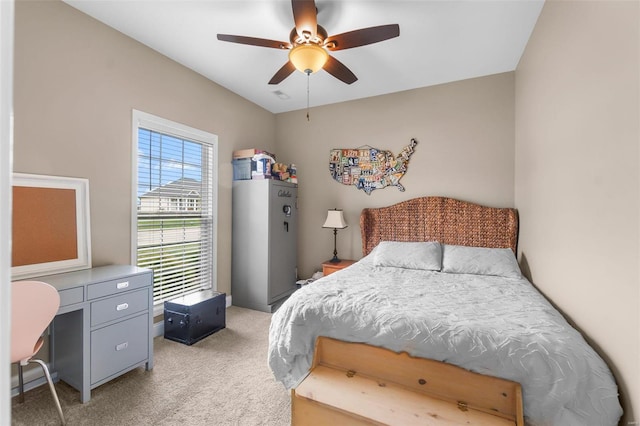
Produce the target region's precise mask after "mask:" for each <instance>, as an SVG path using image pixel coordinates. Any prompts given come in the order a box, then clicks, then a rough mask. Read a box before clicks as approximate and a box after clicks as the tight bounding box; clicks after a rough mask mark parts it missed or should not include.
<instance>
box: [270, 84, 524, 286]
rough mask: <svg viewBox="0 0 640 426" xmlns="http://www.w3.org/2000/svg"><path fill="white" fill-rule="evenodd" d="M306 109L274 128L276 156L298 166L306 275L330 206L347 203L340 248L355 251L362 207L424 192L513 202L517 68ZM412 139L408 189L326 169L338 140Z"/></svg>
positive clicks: (328, 248)
mask: <svg viewBox="0 0 640 426" xmlns="http://www.w3.org/2000/svg"><path fill="white" fill-rule="evenodd" d="M311 78H313V77H311ZM311 96H313V93H311ZM310 115H311V120H310V121H307V119H306V117H305V111H294V112H290V113H283V114H278V115H277V126H276V129H277V130H276V131H277V144H278V145H277V149H278V151H277V154H278V159H279V160H283V161H285V162H293V163H295V164H296V165H297V166H298V178H299V202H298V204H299V209H300V226H299V228H300V236H299V247H298V253H299V261H298V267H299V275H300V276H301V277H309V276H310V275H311V274H312V273H313V271H314V270H318V269H319V268H320V264H321V263H322V262H323V261H325V260H328V259H330V258H331V256H332V254H333V232H332V230H329V229H323V228H322V224H323V223H324V220H325V218H326V214H327V213H326V212H327V210H328V209H332V208H336V207H337V208H342V209H343V210H344V213H345V218H346V220H347V223H348V224H349V227H348V228H347V229H344V230H341V231H338V255H339V256H340V257H341V258H351V259H359V258H360V257H361V256H362V249H361V239H360V227H359V223H358V221H359V215H360V211H361V210H362V209H363V208H365V207H379V206H385V205H390V204H393V203H396V202H399V201H403V200H406V199H409V198H413V197H418V196H424V195H446V196H450V197H457V198H461V199H463V200H467V201H472V202H477V203H482V204H487V205H491V206H496V207H512V206H513V202H514V200H513V194H514V186H513V182H514V168H513V156H514V75H513V73H505V74H498V75H494V76H489V77H484V78H477V79H471V80H466V81H460V82H456V83H451V84H444V85H440V86H434V87H428V88H423V89H418V90H412V91H407V92H401V93H395V94H390V95H384V96H378V97H373V98H368V99H362V100H357V101H352V102H345V103H340V104H334V105H329V106H325V107H318V108H312V109H311V111H310ZM411 138H416V139H417V140H418V146H417V147H416V149H415V152H414V154H413V156H412V157H411V160H410V162H409V166H408V171H407V173H406V175H405V176H404V177H403V178H402V179H401V181H400V182H401V183H402V184H403V185H404V187H405V188H406V191H405V192H400V191H399V190H398V189H397V188H395V187H388V188H384V189H378V190H375V191H373V192H372V193H371V195H367V194H366V193H364V192H363V191H361V190H357V189H356V188H355V187H352V186H346V185H342V184H340V183H338V182H336V181H334V180H333V179H332V178H331V176H330V175H329V169H328V164H329V151H330V149H332V148H356V147H359V146H362V145H371V146H373V147H376V148H382V149H388V150H390V151H392V152H393V153H394V154H397V153H399V152H400V150H401V149H402V147H403V146H405V145H407V144H408V143H409V141H410V140H411Z"/></svg>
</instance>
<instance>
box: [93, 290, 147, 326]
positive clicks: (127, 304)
mask: <svg viewBox="0 0 640 426" xmlns="http://www.w3.org/2000/svg"><path fill="white" fill-rule="evenodd" d="M148 308H149V290H148V289H143V290H138V291H130V292H128V293H124V294H121V295H119V296H114V297H109V298H106V299H101V300H98V301H97V302H91V327H94V326H96V325H99V324H102V323H104V322H107V321H113V320H116V319H118V318H123V317H126V316H128V315H131V314H135V313H136V312H142V311H146V310H147V309H148Z"/></svg>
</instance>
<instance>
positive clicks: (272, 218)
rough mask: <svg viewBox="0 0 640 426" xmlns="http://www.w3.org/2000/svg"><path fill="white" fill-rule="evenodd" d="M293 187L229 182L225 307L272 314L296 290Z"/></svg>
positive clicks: (274, 182) (295, 191)
mask: <svg viewBox="0 0 640 426" xmlns="http://www.w3.org/2000/svg"><path fill="white" fill-rule="evenodd" d="M297 197H298V185H297V184H294V183H288V182H283V181H279V180H274V179H260V180H257V179H255V180H238V181H234V182H233V193H232V200H233V201H232V203H233V207H232V208H233V219H232V257H231V263H232V267H231V303H232V304H233V305H235V306H241V307H245V308H250V309H255V310H259V311H263V312H273V311H274V310H275V309H276V307H277V306H278V305H279V304H280V303H281V302H282V301H283V300H284V299H286V297H288V296H289V295H290V294H291V293H293V292H294V291H295V290H296V280H297V261H298V253H297V228H298V206H297Z"/></svg>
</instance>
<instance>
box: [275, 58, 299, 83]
mask: <svg viewBox="0 0 640 426" xmlns="http://www.w3.org/2000/svg"><path fill="white" fill-rule="evenodd" d="M295 70H296V67H294V66H293V64H292V63H291V61H288V62H287V63H286V64H284V65H283V66H282V68H280V69H279V70H278V72H276V73H275V74H274V75H273V77H271V80H269V84H278V83H280V82H281V81H282V80H284V79H285V78H287V77H289V76H290V75H291V73H292V72H294V71H295Z"/></svg>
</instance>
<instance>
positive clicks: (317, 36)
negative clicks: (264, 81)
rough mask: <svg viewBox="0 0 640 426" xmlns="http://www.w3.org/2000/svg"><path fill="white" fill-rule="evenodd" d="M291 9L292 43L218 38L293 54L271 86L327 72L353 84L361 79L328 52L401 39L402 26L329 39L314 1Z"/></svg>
mask: <svg viewBox="0 0 640 426" xmlns="http://www.w3.org/2000/svg"><path fill="white" fill-rule="evenodd" d="M291 7H292V9H293V20H294V22H295V27H294V28H293V30H291V34H290V35H289V42H283V41H277V40H268V39H263V38H255V37H246V36H239V35H231V34H218V40H221V41H228V42H231V43H240V44H248V45H252V46H260V47H270V48H274V49H287V50H289V61H288V62H287V63H286V64H284V66H283V67H282V68H280V69H279V70H278V71H277V72H276V73H275V75H274V76H273V77H272V78H271V80H270V81H269V84H278V83H280V82H281V81H283V80H284V79H285V78H287V77H288V76H289V75H290V74H291V73H292V72H293V71H295V70H296V69H297V70H299V71H302V72H304V73H305V74H307V75H309V74H312V73H314V72H316V71H318V70H320V69H324V70H325V71H327V72H328V73H329V74H331V75H332V76H334V77H336V78H337V79H339V80H341V81H343V82H345V83H347V84H352V83H353V82H355V81H356V80H358V77H356V76H355V74H353V72H351V70H350V69H349V68H347V67H346V66H345V65H344V64H343V63H342V62H340V61H338V60H337V59H336V58H334V57H333V56H331V55H329V53H328V52H327V50H329V51H335V50H343V49H351V48H353V47H359V46H365V45H367V44H373V43H378V42H380V41H384V40H388V39H390V38H394V37H398V36H399V35H400V26H399V25H398V24H390V25H380V26H376V27H368V28H362V29H359V30H354V31H349V32H346V33H342V34H338V35H334V36H328V35H327V31H326V30H325V29H324V28H322V27H321V26H320V25H318V20H317V9H316V4H315V1H314V0H291Z"/></svg>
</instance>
